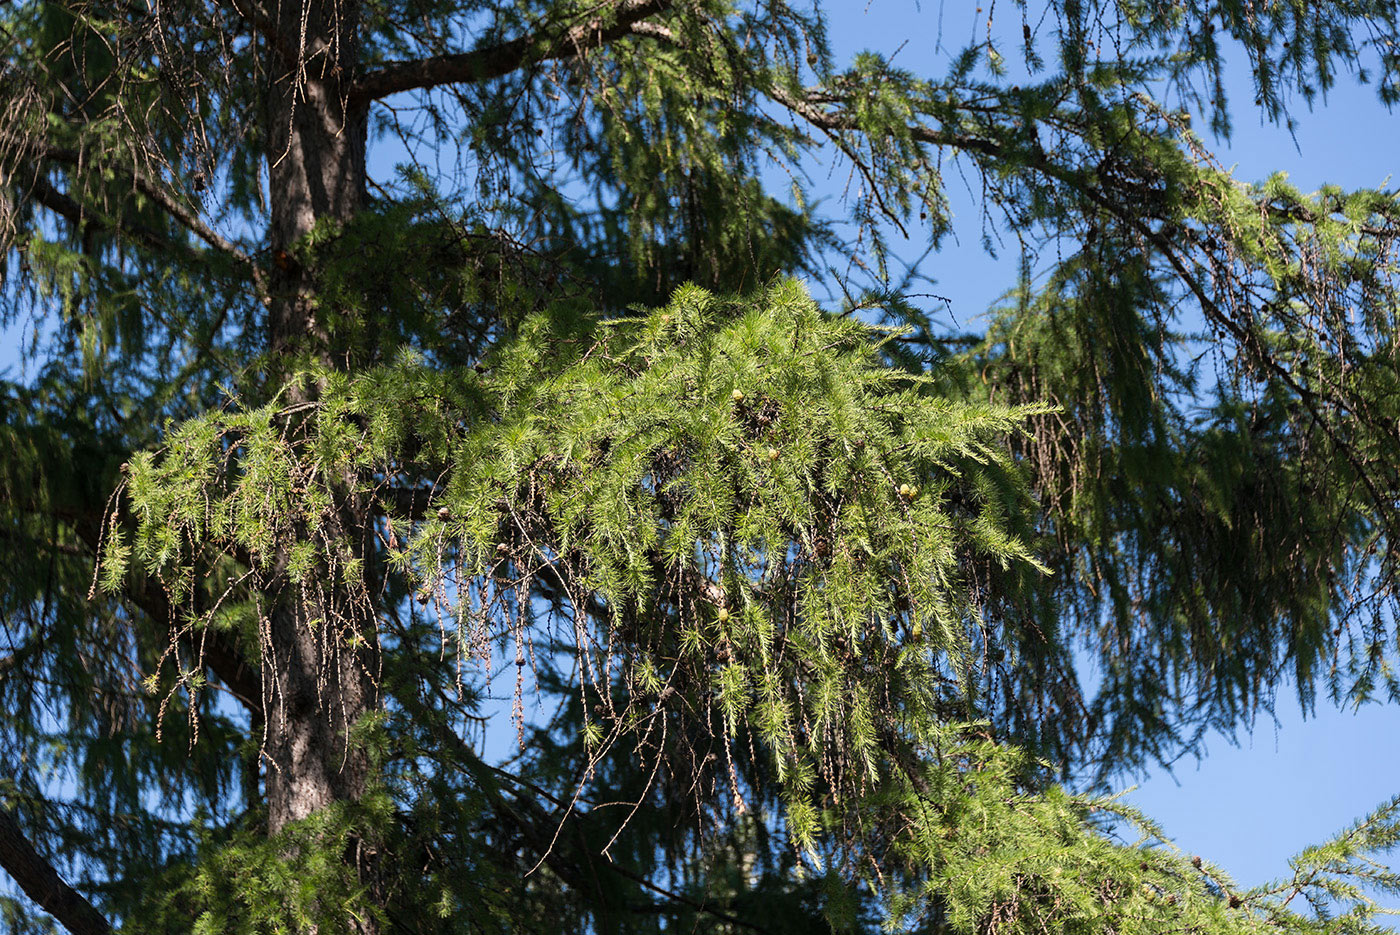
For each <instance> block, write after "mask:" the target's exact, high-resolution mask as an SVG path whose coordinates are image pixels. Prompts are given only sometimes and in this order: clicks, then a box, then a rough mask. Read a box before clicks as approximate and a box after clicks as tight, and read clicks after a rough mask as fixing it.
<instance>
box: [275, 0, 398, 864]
mask: <svg viewBox="0 0 1400 935" xmlns="http://www.w3.org/2000/svg"><path fill="white" fill-rule="evenodd" d="M275 8H276V14H275V16H276V21H275V23H274V24H273V25H274V26H275V33H274V35H273V36H272V37H268V38H267V46H268V50H267V62H268V75H269V79H270V82H269V90H268V95H267V104H266V117H267V127H266V130H267V133H266V140H267V145H268V151H267V161H268V179H269V185H270V192H269V195H270V203H271V204H270V207H271V228H270V246H271V259H272V264H271V266H270V268H269V271H268V272H269V279H268V281H269V289H270V296H269V302H268V323H267V327H268V342H269V350H270V352H271V359H272V361H273V364H272V366H273V368H274V370H275V371H278V372H277V373H274V374H273V376H274V378H275V377H276V376H279V375H280V376H285V375H286V374H287V373H288V371H289V370H291V369H292V368H293V367H294V365H295V364H294V362H295V361H304V362H315V363H319V364H322V365H325V366H332V365H334V361H333V360H332V354H331V348H330V345H329V334H330V333H331V331H332V329H330V328H328V327H327V325H328V322H327V320H326V319H327V316H329V315H332V314H335V311H334V310H330V309H324V308H322V309H318V308H316V307H315V305H314V302H313V299H314V296H315V288H316V286H315V280H314V270H311V269H308V268H304V267H303V264H301V263H299V262H297V261H296V260H295V258H294V257H293V248H294V247H295V246H296V245H297V244H298V242H299V241H300V240H301V239H302V238H303V237H304V236H305V235H306V234H307V233H309V232H310V231H311V230H312V228H313V227H315V226H316V225H317V224H323V223H327V222H330V223H338V222H345V221H348V220H350V219H351V218H352V217H354V215H355V213H356V212H357V211H358V210H359V208H360V205H361V203H362V201H363V198H364V191H365V147H366V120H365V113H364V111H363V109H359V110H358V111H356V112H352V113H348V114H347V110H346V106H345V100H346V92H347V91H348V89H349V87H350V82H351V79H352V77H353V75H354V73H355V70H356V67H357V64H358V56H359V52H360V45H359V15H360V10H359V4H358V3H356V2H354V0H327V2H321V0H301V2H297V0H282V2H280V3H278V4H276V5H275ZM315 392H316V390H315V388H314V387H301V388H298V389H297V390H295V391H294V394H293V395H294V396H295V397H298V398H294V399H293V400H291V401H293V402H297V401H306V400H308V399H311V398H313V397H314V395H315ZM352 480H353V479H352V478H344V479H342V484H341V485H340V491H339V496H338V497H337V500H338V501H339V503H338V525H339V527H340V528H339V529H337V530H335V531H336V532H337V533H339V534H340V535H342V536H343V537H344V540H345V541H347V542H349V543H351V546H350V548H351V550H352V552H354V553H356V555H355V556H354V557H365V553H366V552H367V549H368V543H369V541H370V539H369V524H370V522H371V518H370V513H369V511H368V509H367V505H366V504H365V503H363V502H360V501H359V500H357V499H356V498H355V497H354V496H353V495H352V494H351V492H350V488H351V483H350V482H351V481H352ZM346 557H347V558H348V557H352V556H346ZM368 564H369V563H365V567H368ZM321 582H323V583H324V584H325V592H324V593H323V594H319V595H316V594H314V593H313V596H312V597H311V598H310V599H308V597H307V591H308V589H305V588H301V587H297V586H292V585H289V584H286V583H283V585H282V586H281V587H280V588H279V591H280V593H279V594H278V595H275V596H272V598H271V609H270V614H269V618H270V621H269V623H270V634H269V645H268V646H267V647H265V650H264V651H265V653H267V652H270V655H271V658H266V659H264V661H263V666H264V673H265V674H264V688H263V695H264V705H265V707H266V710H267V725H268V733H267V744H266V750H265V755H266V759H267V764H266V770H265V784H266V796H267V805H268V830H269V831H270V832H272V833H276V832H278V831H280V830H281V829H282V828H283V827H285V826H286V825H287V823H288V822H292V821H296V820H298V819H301V818H305V817H306V816H308V815H310V814H312V813H313V812H316V811H317V810H319V809H321V808H324V807H325V806H327V805H330V804H332V803H335V802H346V801H354V800H357V799H358V798H359V797H360V796H361V794H362V793H363V792H364V789H365V783H366V780H367V777H368V762H367V758H366V756H365V754H364V752H363V751H362V750H359V749H356V748H355V747H353V746H351V745H350V744H349V743H348V735H349V732H350V729H351V728H352V727H353V726H354V725H355V723H356V722H357V721H359V720H360V719H361V718H362V717H363V716H364V715H366V714H368V713H370V712H371V711H373V710H374V709H375V707H376V706H377V704H378V697H377V691H376V688H375V684H374V673H375V672H376V671H377V669H378V666H377V663H378V642H377V640H376V639H375V618H374V617H375V615H374V611H373V608H372V606H371V605H370V603H369V602H368V601H367V600H366V599H365V596H364V594H363V593H361V594H360V595H356V594H355V593H354V591H353V589H346V588H344V587H340V586H337V578H336V576H335V575H332V574H329V573H328V574H327V575H326V576H324V577H323V578H322V579H321ZM342 584H343V582H342ZM310 590H311V591H313V592H314V590H315V589H314V588H313V589H310ZM318 598H319V599H318ZM352 637H355V638H356V639H354V640H353V641H352V639H351V638H352ZM356 859H357V860H359V861H360V862H361V870H362V871H363V869H364V866H363V855H358V856H357V858H356Z"/></svg>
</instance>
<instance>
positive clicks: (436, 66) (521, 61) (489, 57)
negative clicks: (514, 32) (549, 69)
mask: <svg viewBox="0 0 1400 935" xmlns="http://www.w3.org/2000/svg"><path fill="white" fill-rule="evenodd" d="M671 5H672V0H621V2H620V3H618V4H617V6H616V9H615V15H614V16H613V17H612V19H611V20H610V21H609V20H607V19H605V18H604V17H602V16H596V17H592V18H590V19H589V20H587V21H586V22H583V23H576V24H575V25H573V26H569V27H567V28H565V29H562V30H561V29H559V28H558V26H556V25H555V24H549V25H547V26H545V27H544V28H542V29H540V30H538V31H537V32H534V33H530V34H528V35H524V36H520V37H518V38H516V39H511V40H509V41H507V42H502V43H500V44H499V45H493V46H487V47H486V48H481V49H474V50H472V51H471V52H456V53H452V54H449V55H437V56H433V57H432V58H424V59H416V60H414V61H408V62H394V63H391V64H388V65H383V66H381V67H379V68H375V69H372V70H370V71H369V72H367V73H365V74H364V75H363V76H361V77H360V79H359V80H358V81H356V82H355V84H354V87H353V89H352V90H351V93H350V100H351V104H352V106H354V105H356V104H358V105H360V106H364V105H366V104H368V103H369V102H370V101H375V100H379V99H380V98H384V97H388V96H389V95H391V94H398V93H400V92H402V91H423V90H427V89H429V88H435V87H439V86H440V85H444V84H456V83H459V82H480V81H490V80H491V79H493V78H500V77H503V76H504V75H508V74H510V73H511V72H513V71H516V70H517V69H519V68H521V67H523V66H525V65H526V64H529V63H530V62H538V61H546V60H549V59H556V58H567V57H569V56H572V55H576V54H578V53H581V52H584V51H587V50H589V49H594V48H599V47H602V46H605V45H607V44H608V43H611V42H614V41H616V40H618V39H620V38H622V37H624V36H627V35H632V34H650V31H648V30H646V29H645V28H644V27H643V23H642V21H643V20H645V19H647V18H648V17H650V16H654V15H656V14H657V13H661V12H663V11H665V10H666V9H668V8H669V7H670V6H671Z"/></svg>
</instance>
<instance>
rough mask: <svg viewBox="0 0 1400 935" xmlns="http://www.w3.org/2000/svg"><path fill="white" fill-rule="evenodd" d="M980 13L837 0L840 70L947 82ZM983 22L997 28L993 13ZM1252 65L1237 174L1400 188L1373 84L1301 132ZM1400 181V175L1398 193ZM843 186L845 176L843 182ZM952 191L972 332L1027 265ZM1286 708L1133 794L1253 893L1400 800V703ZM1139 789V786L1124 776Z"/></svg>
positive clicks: (1322, 112)
mask: <svg viewBox="0 0 1400 935" xmlns="http://www.w3.org/2000/svg"><path fill="white" fill-rule="evenodd" d="M975 6H976V4H974V3H968V2H966V0H964V2H962V3H946V4H941V3H939V2H937V0H932V2H929V0H926V2H924V3H922V4H916V3H915V2H913V0H871V2H869V3H865V2H847V3H840V2H837V3H830V4H828V5H827V8H828V9H829V10H831V13H832V23H831V38H832V41H833V45H834V47H835V51H836V53H837V61H838V63H840V62H843V61H849V60H850V57H851V56H852V55H853V54H854V53H856V52H859V51H861V50H863V49H870V50H875V51H882V52H885V53H889V52H892V51H894V50H895V49H896V48H899V47H900V44H901V43H904V45H903V48H902V49H900V52H899V54H898V57H897V59H896V63H897V64H899V65H900V66H901V67H903V68H906V69H908V70H910V71H912V72H914V73H916V74H922V75H926V76H929V77H937V76H939V75H942V74H943V73H945V72H946V70H947V67H948V62H949V51H950V50H951V51H957V50H958V49H960V48H961V46H962V45H963V44H964V42H965V41H966V40H967V39H968V38H969V37H971V35H972V32H973V29H974V28H975V27H974V23H973V18H974V16H976V14H975V12H974V7H975ZM1004 7H1005V8H1006V9H1005V11H1004V13H1003V14H1002V15H1003V16H1004V17H1007V18H1010V20H1012V21H1013V22H1012V23H1011V25H1012V26H1013V27H1014V28H1017V29H1019V21H1020V20H1019V11H1018V10H1017V9H1016V8H1015V5H1013V4H1004ZM976 19H977V20H979V21H981V22H983V23H985V15H984V16H976ZM940 23H941V26H942V32H941V36H942V44H941V46H940V45H939V42H938V39H939V36H940ZM981 28H985V27H981ZM1242 59H1243V55H1242V54H1241V55H1239V56H1237V57H1236V59H1235V60H1234V61H1233V62H1232V63H1231V65H1232V68H1231V82H1230V87H1231V93H1230V99H1231V100H1232V102H1233V103H1234V107H1235V121H1234V123H1235V126H1234V137H1233V139H1232V140H1231V141H1230V142H1229V143H1228V144H1226V143H1223V142H1222V141H1219V140H1209V138H1208V142H1211V143H1212V144H1213V146H1214V148H1215V150H1216V152H1217V154H1218V155H1219V156H1220V157H1221V161H1222V162H1223V163H1224V164H1225V165H1227V166H1229V165H1234V166H1235V175H1236V177H1237V178H1239V179H1241V180H1243V181H1257V180H1261V179H1263V178H1265V177H1267V176H1268V175H1269V174H1271V173H1273V172H1276V171H1285V172H1287V173H1288V174H1289V176H1290V178H1291V180H1292V181H1293V183H1294V184H1295V185H1297V186H1299V187H1300V188H1302V189H1303V190H1305V191H1313V190H1315V189H1316V188H1318V187H1319V186H1321V185H1322V184H1324V183H1329V184H1338V185H1341V186H1343V187H1346V188H1359V187H1380V186H1382V185H1383V184H1384V185H1385V187H1387V188H1390V189H1394V188H1395V187H1396V182H1397V181H1400V113H1397V114H1391V113H1388V112H1387V111H1386V110H1385V108H1384V107H1383V106H1382V105H1380V104H1379V103H1378V102H1377V100H1376V95H1375V91H1374V88H1373V87H1366V86H1360V87H1359V86H1357V85H1356V83H1355V81H1354V80H1352V79H1351V78H1350V76H1341V77H1340V78H1339V79H1338V86H1337V87H1336V88H1335V89H1334V90H1333V91H1332V92H1331V93H1330V94H1329V95H1328V98H1327V100H1326V102H1325V103H1324V102H1321V101H1319V102H1318V103H1317V104H1316V105H1315V109H1314V110H1313V111H1311V112H1309V111H1308V110H1307V108H1306V106H1305V105H1302V104H1301V102H1299V108H1298V111H1297V113H1296V117H1297V120H1298V126H1297V128H1296V131H1295V133H1294V134H1293V135H1292V136H1290V134H1289V132H1288V131H1287V130H1285V129H1283V128H1281V127H1277V126H1273V125H1270V124H1268V123H1267V122H1265V121H1263V120H1262V119H1261V118H1260V115H1259V114H1258V112H1257V111H1255V110H1254V109H1253V106H1252V103H1251V102H1252V101H1253V96H1254V95H1253V92H1252V90H1250V83H1249V81H1250V79H1249V76H1248V72H1247V71H1246V70H1245V69H1244V68H1243V67H1242ZM1204 124H1205V121H1204V120H1197V121H1196V125H1197V126H1204ZM813 176H814V178H818V179H820V178H822V177H823V175H822V174H820V173H815V172H814V173H813ZM1392 176H1395V177H1396V178H1392V179H1391V181H1390V182H1388V183H1387V182H1386V180H1387V178H1390V177H1392ZM833 178H834V179H842V178H844V173H842V172H839V171H838V172H836V173H834V174H833ZM951 188H952V190H951V192H950V194H951V196H952V198H953V201H954V207H955V209H956V210H959V211H960V212H961V213H962V216H963V219H964V221H963V224H962V225H960V224H959V223H958V220H957V219H955V221H954V230H955V232H959V233H960V234H961V242H960V243H958V244H951V243H950V244H949V245H948V246H947V247H946V248H944V249H942V250H940V252H939V253H938V254H936V255H934V256H931V257H929V258H928V260H926V261H925V267H926V269H927V271H928V272H929V273H930V274H931V275H932V276H933V277H934V278H935V279H936V280H937V284H936V286H935V287H934V291H936V292H938V293H939V294H941V295H945V296H947V297H949V298H950V299H951V300H952V306H953V314H955V315H956V316H957V317H958V319H959V321H960V322H961V323H962V324H963V325H966V324H968V321H969V319H971V320H975V318H976V316H977V315H978V314H980V313H981V312H983V311H985V310H986V308H987V306H988V305H989V304H990V303H991V302H993V301H995V300H996V298H997V297H998V295H999V294H1000V293H1001V291H1002V290H1004V289H1006V288H1007V287H1009V286H1011V285H1012V284H1014V282H1015V275H1016V258H1015V256H1014V255H1012V253H1011V252H1010V251H1008V253H1007V255H1006V256H1004V257H1003V258H1002V259H1001V260H993V259H991V258H990V257H988V256H987V255H986V254H985V252H984V251H983V250H982V248H981V246H980V245H979V243H978V240H979V234H980V227H979V222H978V218H977V214H976V211H975V202H974V201H973V200H972V199H970V198H969V197H968V196H967V195H966V194H965V193H963V192H959V191H958V186H957V185H956V184H955V185H953V186H951ZM1276 710H1277V718H1278V722H1277V724H1275V722H1274V720H1273V719H1272V718H1269V717H1268V716H1267V715H1264V716H1261V718H1260V720H1259V722H1258V723H1257V725H1256V727H1255V730H1254V732H1253V734H1252V735H1250V734H1245V733H1243V732H1242V733H1241V735H1240V737H1239V740H1240V743H1239V745H1238V746H1233V745H1232V744H1231V743H1230V741H1229V740H1227V739H1226V738H1224V737H1214V738H1212V739H1210V740H1209V741H1208V744H1207V748H1208V754H1207V756H1206V757H1205V759H1204V760H1202V761H1201V762H1200V763H1199V765H1198V764H1197V763H1196V761H1195V760H1184V761H1182V762H1180V763H1178V765H1177V767H1176V769H1175V772H1174V774H1166V773H1165V772H1163V771H1160V770H1159V771H1157V773H1155V774H1153V775H1150V776H1148V777H1147V778H1146V779H1145V780H1142V781H1141V783H1140V785H1139V786H1138V788H1137V789H1136V790H1135V791H1134V792H1132V793H1131V794H1130V795H1129V797H1128V798H1129V801H1131V802H1133V803H1134V804H1136V805H1137V806H1139V807H1140V808H1141V809H1142V810H1143V811H1144V812H1146V813H1147V814H1148V815H1149V816H1150V817H1152V818H1153V819H1155V820H1156V821H1157V822H1158V823H1159V824H1161V825H1162V826H1163V828H1164V829H1165V830H1166V832H1167V834H1169V835H1170V836H1172V837H1173V838H1174V839H1175V840H1176V842H1177V844H1178V845H1179V846H1180V847H1181V848H1182V849H1183V850H1185V851H1187V852H1188V853H1197V854H1201V855H1202V856H1204V857H1205V858H1206V859H1208V860H1211V861H1214V862H1215V863H1217V864H1218V865H1220V866H1221V867H1222V868H1223V869H1225V870H1226V871H1227V872H1229V873H1231V874H1232V875H1233V876H1234V878H1235V879H1236V881H1237V882H1238V883H1240V884H1242V885H1246V886H1249V885H1255V884H1259V883H1264V882H1266V881H1268V880H1272V879H1275V878H1278V877H1281V876H1287V875H1289V869H1288V863H1287V858H1288V857H1289V856H1291V855H1293V854H1295V853H1297V852H1298V851H1300V850H1302V849H1303V848H1304V847H1306V846H1307V845H1309V844H1314V843H1320V842H1321V841H1323V840H1325V839H1327V838H1328V837H1330V836H1331V835H1332V834H1334V833H1335V832H1337V831H1339V830H1341V829H1342V828H1344V827H1346V826H1348V825H1349V824H1351V823H1352V822H1353V821H1354V820H1356V819H1357V818H1359V817H1361V816H1363V815H1364V814H1366V813H1367V812H1369V811H1371V810H1372V809H1373V808H1375V807H1376V806H1377V805H1379V804H1380V803H1381V802H1383V801H1385V800H1387V799H1389V798H1391V797H1392V796H1395V795H1396V794H1400V706H1396V705H1390V706H1382V705H1369V706H1366V707H1363V708H1362V709H1361V710H1360V711H1355V712H1353V711H1339V710H1337V709H1336V708H1334V707H1331V706H1328V705H1327V704H1326V702H1319V704H1318V707H1317V709H1316V712H1315V714H1314V715H1313V716H1312V717H1309V718H1307V719H1306V720H1305V719H1304V718H1303V717H1302V715H1301V713H1300V711H1299V706H1298V702H1297V696H1296V694H1294V692H1293V690H1292V687H1291V686H1283V687H1281V688H1280V691H1279V696H1278V701H1277V706H1276ZM1131 782H1132V778H1131V777H1129V778H1125V779H1124V780H1123V783H1124V784H1125V785H1127V784H1128V783H1131ZM1395 856H1396V857H1400V855H1395ZM1392 862H1396V861H1392Z"/></svg>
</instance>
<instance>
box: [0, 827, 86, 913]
mask: <svg viewBox="0 0 1400 935" xmlns="http://www.w3.org/2000/svg"><path fill="white" fill-rule="evenodd" d="M0 866H4V868H5V870H6V871H7V872H8V873H9V874H10V876H11V877H13V878H14V881H15V882H16V883H18V884H19V888H20V889H22V890H23V891H24V893H25V895H27V896H28V897H29V898H30V899H32V900H34V902H35V903H37V904H38V905H39V908H41V909H43V910H44V911H45V912H47V913H48V914H49V915H51V916H53V917H54V918H55V919H57V920H58V921H59V923H60V924H61V925H62V926H63V927H64V928H66V929H67V930H68V931H70V932H72V933H73V935H110V933H111V931H112V925H111V923H109V922H108V921H107V919H106V918H105V917H104V916H103V915H102V913H100V912H98V911H97V910H96V909H95V908H94V907H93V905H92V903H90V902H88V901H87V899H86V898H85V897H84V896H83V894H82V893H79V892H78V891H77V890H75V889H73V887H71V886H69V885H68V884H67V883H66V882H65V881H64V879H63V877H61V876H59V873H58V871H57V870H56V869H54V866H53V864H51V863H49V862H48V861H47V860H46V859H44V857H43V855H41V854H40V853H39V852H38V851H36V850H35V849H34V845H32V844H30V843H29V839H28V838H27V837H25V835H24V830H23V829H22V828H20V826H19V822H17V821H15V819H14V816H12V815H11V814H10V813H9V812H7V811H4V810H3V809H0Z"/></svg>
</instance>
